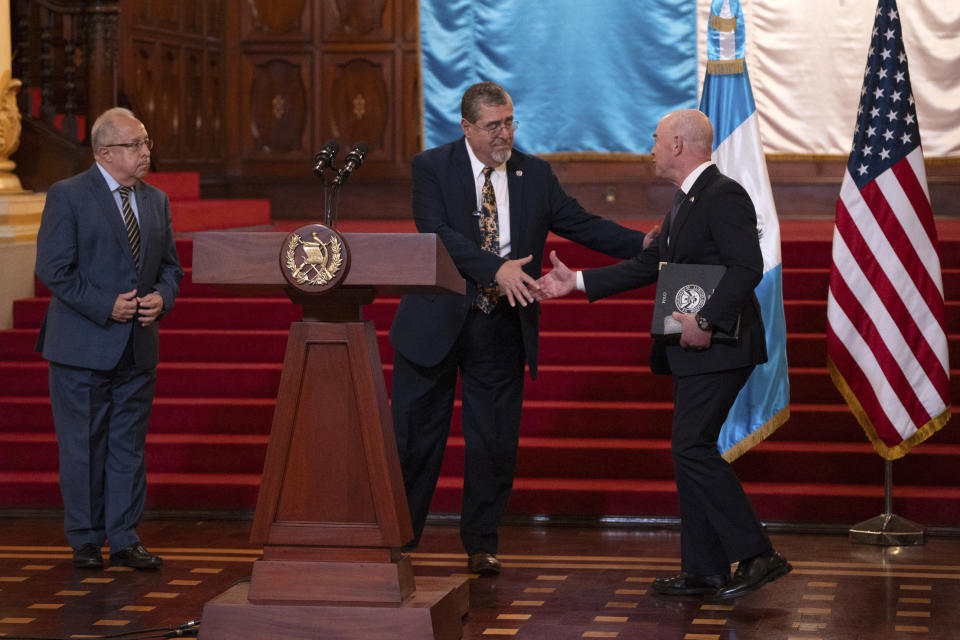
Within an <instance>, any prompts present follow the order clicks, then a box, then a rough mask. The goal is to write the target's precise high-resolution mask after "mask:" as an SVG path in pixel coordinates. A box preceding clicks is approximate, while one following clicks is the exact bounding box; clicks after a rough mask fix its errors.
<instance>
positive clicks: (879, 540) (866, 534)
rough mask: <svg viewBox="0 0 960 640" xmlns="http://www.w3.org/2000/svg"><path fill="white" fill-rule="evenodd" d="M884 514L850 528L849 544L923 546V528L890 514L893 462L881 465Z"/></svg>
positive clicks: (891, 508) (891, 506) (891, 507)
mask: <svg viewBox="0 0 960 640" xmlns="http://www.w3.org/2000/svg"><path fill="white" fill-rule="evenodd" d="M883 475H884V479H883V502H884V512H883V513H881V514H880V515H878V516H875V517H873V518H870V519H869V520H864V521H863V522H860V523H858V524H855V525H853V526H852V527H850V542H853V543H856V544H877V545H882V546H886V547H896V546H908V545H916V544H923V542H924V540H923V533H924V530H923V527H922V526H921V525H919V524H917V523H916V522H912V521H910V520H907V519H906V518H901V517H900V516H898V515H895V514H893V513H890V512H891V511H893V462H892V461H890V460H885V461H884V464H883Z"/></svg>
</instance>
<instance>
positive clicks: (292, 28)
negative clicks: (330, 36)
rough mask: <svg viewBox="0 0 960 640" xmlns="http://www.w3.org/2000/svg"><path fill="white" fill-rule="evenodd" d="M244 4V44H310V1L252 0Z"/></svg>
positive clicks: (241, 11)
mask: <svg viewBox="0 0 960 640" xmlns="http://www.w3.org/2000/svg"><path fill="white" fill-rule="evenodd" d="M239 5H240V7H241V8H240V25H241V26H240V28H241V33H240V34H238V35H239V37H240V38H241V40H243V41H276V42H283V43H288V42H309V41H310V39H311V36H312V28H311V25H312V22H313V19H312V10H313V5H312V3H311V2H310V0H285V1H284V2H277V1H276V0H248V1H247V2H241V3H239Z"/></svg>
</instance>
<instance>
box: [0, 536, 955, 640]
mask: <svg viewBox="0 0 960 640" xmlns="http://www.w3.org/2000/svg"><path fill="white" fill-rule="evenodd" d="M248 531H249V523H248V522H236V521H234V522H194V521H147V522H145V523H144V524H143V525H141V530H140V533H141V537H142V538H143V539H144V541H145V543H146V544H147V546H148V547H149V548H150V549H151V550H153V551H156V552H158V553H160V554H161V555H162V556H163V558H164V561H165V565H164V567H163V569H162V570H160V571H158V572H136V571H132V570H129V569H126V568H114V567H109V563H108V564H107V567H106V568H105V569H104V570H103V571H78V570H75V569H73V567H72V566H71V563H70V558H71V555H70V550H69V549H68V548H67V547H65V546H63V544H62V542H60V544H56V542H57V539H58V538H61V539H62V534H61V533H60V532H59V523H58V522H57V521H55V520H36V521H24V520H10V519H2V518H0V638H14V637H24V636H30V637H47V638H95V637H105V636H108V635H111V634H116V633H130V634H131V635H130V636H129V637H135V638H142V637H145V636H143V635H137V634H133V632H136V631H140V630H144V629H167V628H170V627H173V626H175V625H178V624H181V623H184V622H187V621H188V620H192V619H196V618H199V617H200V614H201V611H202V609H203V604H204V603H205V602H206V601H207V600H209V599H210V598H212V597H214V596H216V595H217V594H219V593H221V592H223V591H224V590H226V589H227V588H228V587H230V586H231V585H233V584H234V583H236V582H237V581H238V580H242V579H244V578H245V577H246V576H248V575H249V572H250V567H251V563H252V562H253V560H254V559H255V558H256V557H257V556H258V555H259V550H258V549H256V548H253V547H251V546H250V545H249V544H248V543H247V542H246V536H247V532H248ZM773 539H774V543H775V544H776V546H777V547H778V549H779V550H781V551H782V552H783V553H784V554H785V555H787V557H788V558H789V559H790V561H791V562H792V564H793V566H794V571H793V573H791V574H790V575H788V576H786V577H785V578H783V579H781V580H779V581H777V582H775V583H773V584H771V585H769V586H768V587H766V588H764V589H762V590H761V591H759V592H757V593H755V594H751V595H748V596H745V597H743V598H741V599H738V600H735V601H728V602H711V601H710V600H705V599H703V598H697V597H690V598H666V597H663V596H659V595H657V594H655V593H653V592H652V591H651V589H650V582H651V581H652V580H653V578H654V577H656V576H661V575H670V574H672V573H676V572H677V571H679V560H678V557H677V555H676V553H677V550H678V548H679V536H678V534H677V533H676V532H674V531H664V530H650V529H637V530H629V529H571V528H546V527H507V528H504V531H503V534H502V537H501V549H502V550H503V553H502V554H501V555H500V559H501V561H502V562H503V574H502V575H501V576H500V577H498V578H478V577H476V576H468V574H465V573H464V571H465V557H464V556H463V554H462V553H460V551H459V542H458V540H457V532H456V529H454V528H450V527H430V528H429V529H428V532H427V534H426V535H425V537H424V542H423V544H422V546H421V549H420V550H418V552H417V553H415V554H414V556H413V559H414V567H415V571H416V573H417V574H418V575H461V576H468V577H469V578H470V603H471V609H470V614H469V616H468V618H467V620H466V624H465V627H464V638H466V639H480V638H497V637H504V638H506V637H513V638H525V639H528V640H534V639H537V640H565V639H573V638H621V639H633V638H638V639H643V640H659V639H668V638H669V639H671V640H681V639H682V640H868V639H869V640H886V639H891V640H893V639H901V638H906V639H912V638H923V639H925V640H946V639H948V638H960V625H958V622H960V611H958V607H957V606H956V603H957V602H960V539H957V538H937V539H931V540H929V541H928V542H927V544H925V545H923V546H920V547H902V548H884V547H870V546H862V545H851V544H850V543H849V542H848V541H847V539H846V538H845V537H843V536H814V535H781V536H773ZM106 551H107V550H105V552H106ZM201 628H202V626H201Z"/></svg>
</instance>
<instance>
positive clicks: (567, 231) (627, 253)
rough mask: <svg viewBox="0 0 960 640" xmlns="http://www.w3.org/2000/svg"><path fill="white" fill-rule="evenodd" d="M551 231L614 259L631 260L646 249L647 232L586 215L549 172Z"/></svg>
mask: <svg viewBox="0 0 960 640" xmlns="http://www.w3.org/2000/svg"><path fill="white" fill-rule="evenodd" d="M549 180H550V187H549V197H550V209H551V212H552V217H551V223H550V230H551V231H553V232H554V233H556V234H557V235H559V236H561V237H564V238H567V239H568V240H573V241H574V242H577V243H579V244H582V245H584V246H586V247H589V248H591V249H593V250H594V251H599V252H600V253H605V254H607V255H608V256H613V257H614V258H632V257H634V256H636V255H638V254H639V253H640V252H641V251H642V250H643V238H644V235H645V234H644V233H643V232H642V231H635V230H633V229H628V228H627V227H624V226H622V225H619V224H617V223H616V222H614V221H612V220H608V219H606V218H602V217H600V216H597V215H594V214H592V213H589V212H587V211H586V210H585V209H584V208H583V207H582V206H580V203H579V202H577V201H576V199H574V198H571V197H570V196H568V195H567V194H566V192H564V190H563V188H562V187H561V186H560V181H559V180H557V177H556V175H554V173H553V171H550V176H549Z"/></svg>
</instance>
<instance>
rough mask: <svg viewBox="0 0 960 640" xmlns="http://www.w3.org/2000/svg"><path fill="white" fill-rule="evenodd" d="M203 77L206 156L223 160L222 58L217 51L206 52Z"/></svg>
mask: <svg viewBox="0 0 960 640" xmlns="http://www.w3.org/2000/svg"><path fill="white" fill-rule="evenodd" d="M206 66H207V71H206V77H205V79H204V93H203V100H204V107H203V113H204V127H203V135H204V140H205V147H206V152H207V157H208V158H209V159H211V160H223V149H224V141H223V136H224V131H223V109H224V99H223V73H224V69H223V59H222V57H221V56H220V55H219V54H217V53H208V54H207V59H206Z"/></svg>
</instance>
